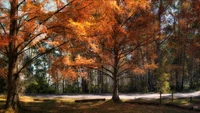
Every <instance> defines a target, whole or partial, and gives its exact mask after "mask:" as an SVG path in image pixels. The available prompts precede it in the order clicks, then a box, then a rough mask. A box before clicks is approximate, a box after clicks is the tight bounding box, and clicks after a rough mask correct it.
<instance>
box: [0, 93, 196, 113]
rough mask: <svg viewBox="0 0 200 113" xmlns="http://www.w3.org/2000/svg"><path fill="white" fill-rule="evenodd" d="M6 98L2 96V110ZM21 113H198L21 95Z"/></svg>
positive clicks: (0, 101)
mask: <svg viewBox="0 0 200 113" xmlns="http://www.w3.org/2000/svg"><path fill="white" fill-rule="evenodd" d="M4 104H5V98H1V97H0V112H3V110H2V109H3V106H4ZM21 104H22V109H21V110H20V112H21V113H196V112H194V111H189V110H184V109H178V108H173V107H166V106H151V105H138V104H129V103H124V102H121V103H113V102H111V101H101V102H87V103H74V100H70V99H67V100H66V99H33V98H31V97H25V96H24V97H21Z"/></svg>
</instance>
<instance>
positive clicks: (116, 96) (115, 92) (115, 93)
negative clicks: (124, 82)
mask: <svg viewBox="0 0 200 113" xmlns="http://www.w3.org/2000/svg"><path fill="white" fill-rule="evenodd" d="M113 82H114V83H113V95H112V100H113V101H114V102H119V101H120V98H119V92H118V88H119V84H118V80H117V79H116V78H115V79H114V80H113Z"/></svg>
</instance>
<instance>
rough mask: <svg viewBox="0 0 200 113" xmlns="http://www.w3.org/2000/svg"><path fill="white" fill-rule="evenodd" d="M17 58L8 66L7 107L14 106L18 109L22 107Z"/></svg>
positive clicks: (13, 107)
mask: <svg viewBox="0 0 200 113" xmlns="http://www.w3.org/2000/svg"><path fill="white" fill-rule="evenodd" d="M16 67H17V64H16V60H14V62H12V61H11V63H9V67H8V75H7V77H8V78H7V85H8V92H7V100H6V109H8V108H12V109H14V110H17V109H18V108H19V107H20V103H19V87H20V86H19V80H20V79H19V75H18V74H16V70H17V68H16Z"/></svg>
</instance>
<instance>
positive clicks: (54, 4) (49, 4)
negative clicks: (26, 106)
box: [0, 0, 74, 110]
mask: <svg viewBox="0 0 200 113" xmlns="http://www.w3.org/2000/svg"><path fill="white" fill-rule="evenodd" d="M72 2H74V1H67V2H63V1H62V0H53V1H48V0H40V1H34V0H9V1H7V0H1V1H0V6H1V8H0V15H1V18H0V19H1V22H0V28H1V29H0V33H1V36H0V57H1V58H2V60H1V62H3V64H6V65H5V67H6V68H5V67H4V68H1V71H2V70H7V71H6V72H4V73H2V74H4V75H3V76H5V77H6V79H7V87H8V90H7V100H6V108H13V109H15V110H16V109H17V108H18V106H19V94H18V92H19V89H20V88H19V82H20V77H21V76H22V71H24V69H25V68H26V67H27V66H28V65H30V64H31V63H32V62H34V61H35V60H36V59H37V58H39V57H41V56H43V55H45V54H47V53H50V52H51V51H52V50H55V48H58V47H60V46H62V45H65V44H66V43H68V42H69V40H71V39H72V37H69V36H67V35H66V33H67V32H69V30H68V31H67V30H66V27H65V26H66V24H68V23H65V24H62V22H63V20H64V19H69V18H68V17H67V16H68V15H67V12H70V11H69V8H68V6H70V4H71V3H72ZM50 9H51V10H50ZM70 10H71V9H70ZM64 12H65V13H66V15H65V18H64V17H61V13H64ZM62 16H63V15H62ZM65 21H66V20H65ZM43 45H47V46H45V47H44V46H43ZM33 48H34V50H35V51H32V53H31V56H30V55H29V54H28V51H29V50H31V49H33ZM25 59H26V60H25Z"/></svg>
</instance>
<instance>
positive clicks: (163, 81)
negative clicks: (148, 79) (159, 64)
mask: <svg viewBox="0 0 200 113" xmlns="http://www.w3.org/2000/svg"><path fill="white" fill-rule="evenodd" d="M169 77H170V74H168V73H163V74H162V75H161V76H159V78H158V88H159V91H161V92H162V93H169V91H170V84H169Z"/></svg>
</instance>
